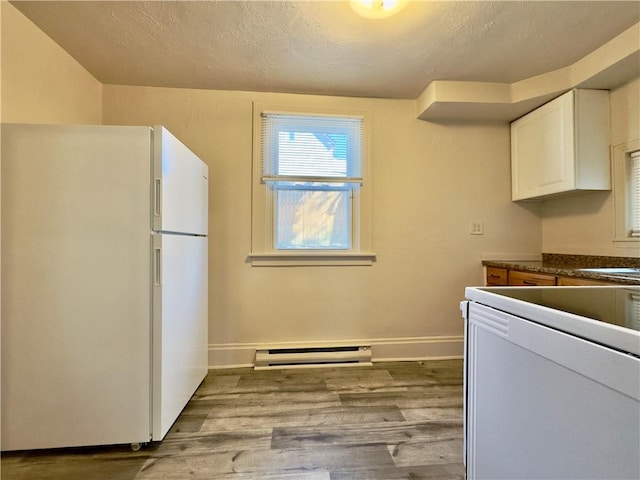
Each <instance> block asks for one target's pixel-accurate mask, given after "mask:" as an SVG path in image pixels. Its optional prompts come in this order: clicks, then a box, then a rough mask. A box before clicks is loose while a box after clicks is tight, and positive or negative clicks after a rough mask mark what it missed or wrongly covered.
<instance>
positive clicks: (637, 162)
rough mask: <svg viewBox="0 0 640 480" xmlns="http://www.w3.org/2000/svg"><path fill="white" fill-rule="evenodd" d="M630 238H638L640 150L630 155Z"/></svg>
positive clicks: (639, 220) (639, 230) (639, 222)
mask: <svg viewBox="0 0 640 480" xmlns="http://www.w3.org/2000/svg"><path fill="white" fill-rule="evenodd" d="M630 173H631V174H630V178H629V182H630V201H631V236H632V237H640V150H638V151H635V152H632V153H631V169H630Z"/></svg>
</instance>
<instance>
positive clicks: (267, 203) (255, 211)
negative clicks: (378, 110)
mask: <svg viewBox="0 0 640 480" xmlns="http://www.w3.org/2000/svg"><path fill="white" fill-rule="evenodd" d="M263 112H271V113H273V112H277V113H281V114H291V115H309V116H335V117H360V118H362V151H361V155H362V158H361V168H362V185H361V186H360V187H359V188H357V189H354V190H353V195H352V198H351V204H352V205H351V215H350V216H351V225H350V228H351V248H350V249H340V250H338V249H286V250H278V249H277V248H276V247H275V244H274V243H275V238H274V234H275V221H276V216H275V215H276V212H275V208H274V203H275V198H276V195H275V191H274V190H273V189H271V188H269V186H268V185H267V184H266V182H264V181H263V179H262V176H263V170H262V144H261V142H262V135H261V129H262V113H263ZM370 128H371V115H370V113H369V112H368V111H363V110H355V109H354V110H339V109H330V110H327V109H323V108H314V107H310V108H304V109H301V108H299V107H292V106H290V105H272V104H269V105H267V104H261V103H258V102H254V104H253V165H252V166H253V168H252V200H251V206H252V211H251V253H250V254H249V256H248V258H249V261H250V263H251V265H252V266H311V265H328V266H339V265H348V266H361V265H365V266H368V265H372V264H373V262H374V261H375V259H376V254H375V253H374V252H373V251H372V226H371V219H372V212H371V207H372V195H371V190H372V185H371V155H370V148H369V143H370Z"/></svg>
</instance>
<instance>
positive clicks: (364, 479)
mask: <svg viewBox="0 0 640 480" xmlns="http://www.w3.org/2000/svg"><path fill="white" fill-rule="evenodd" d="M464 478H465V472H464V465H462V464H461V463H458V464H453V465H444V464H443V465H424V466H418V467H397V468H375V469H349V468H345V469H341V470H338V471H333V472H331V480H464Z"/></svg>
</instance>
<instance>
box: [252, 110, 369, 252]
mask: <svg viewBox="0 0 640 480" xmlns="http://www.w3.org/2000/svg"><path fill="white" fill-rule="evenodd" d="M254 115H255V117H256V118H255V119H254V139H255V140H257V142H255V144H254V175H253V193H254V201H253V220H252V222H253V234H252V254H251V260H252V264H253V265H265V264H278V265H279V264H292V263H293V264H305V265H306V264H344V263H347V264H371V262H372V257H373V256H372V254H371V253H367V252H366V251H365V250H363V246H366V247H368V246H369V244H370V242H369V241H368V237H369V235H367V232H368V231H369V230H370V228H369V227H368V225H367V223H368V222H367V218H368V216H367V213H366V212H367V211H368V209H369V207H368V205H366V204H367V203H368V202H367V199H368V195H363V192H365V193H366V191H367V186H366V185H365V182H366V175H365V170H366V169H365V166H366V164H367V162H366V152H367V148H366V135H365V124H366V120H365V116H363V115H343V114H340V115H337V114H315V113H312V114H309V113H297V112H296V113H291V112H285V111H281V110H267V109H256V112H254ZM363 212H364V218H363ZM363 233H364V234H365V237H366V238H364V241H363Z"/></svg>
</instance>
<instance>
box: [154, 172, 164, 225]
mask: <svg viewBox="0 0 640 480" xmlns="http://www.w3.org/2000/svg"><path fill="white" fill-rule="evenodd" d="M154 194H155V201H154V202H153V214H154V215H155V216H156V217H159V216H160V214H161V213H162V179H161V178H156V181H155V191H154Z"/></svg>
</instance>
